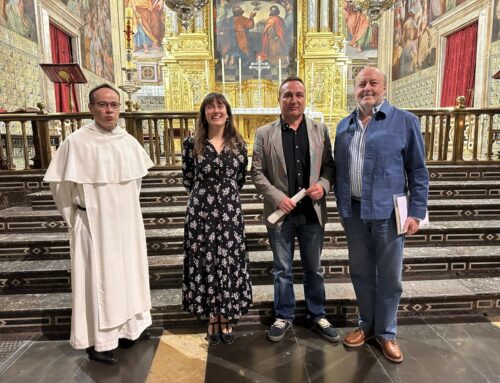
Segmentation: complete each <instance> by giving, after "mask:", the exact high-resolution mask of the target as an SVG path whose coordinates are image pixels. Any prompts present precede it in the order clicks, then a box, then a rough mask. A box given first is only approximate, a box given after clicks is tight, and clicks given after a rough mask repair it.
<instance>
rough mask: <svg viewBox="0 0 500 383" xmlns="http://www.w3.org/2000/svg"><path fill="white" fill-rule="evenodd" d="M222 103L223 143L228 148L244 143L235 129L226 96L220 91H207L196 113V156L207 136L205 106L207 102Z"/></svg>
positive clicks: (202, 147) (202, 149) (201, 151)
mask: <svg viewBox="0 0 500 383" xmlns="http://www.w3.org/2000/svg"><path fill="white" fill-rule="evenodd" d="M214 102H216V103H220V102H221V103H223V104H224V105H225V106H226V111H227V120H226V124H225V126H224V132H223V133H222V138H223V139H224V145H226V146H227V147H228V148H229V149H231V150H235V149H236V147H237V146H238V145H242V144H243V143H244V141H243V137H241V135H240V133H238V130H237V129H236V125H235V123H234V118H233V112H232V111H231V105H229V102H227V100H226V97H224V95H223V94H221V93H209V94H207V95H206V96H205V98H204V99H203V102H202V103H201V105H200V112H199V113H198V118H197V119H196V130H195V132H194V137H193V139H194V155H195V156H198V155H201V154H203V151H204V150H205V143H206V140H207V138H208V121H207V116H205V107H206V106H207V105H209V104H213V103H214Z"/></svg>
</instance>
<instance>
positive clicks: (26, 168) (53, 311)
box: [0, 0, 500, 383]
mask: <svg viewBox="0 0 500 383" xmlns="http://www.w3.org/2000/svg"><path fill="white" fill-rule="evenodd" d="M366 66H376V67H377V68H379V69H380V70H381V71H382V72H383V73H384V74H385V75H386V91H387V92H386V99H387V100H388V101H389V102H390V103H391V104H392V105H394V106H396V107H398V108H401V109H404V110H408V111H410V112H412V113H414V114H415V115H416V116H417V117H418V119H419V121H420V124H421V132H422V135H423V139H424V143H425V159H426V162H427V167H428V171H429V176H430V188H429V203H428V212H429V220H430V225H429V226H428V227H425V228H423V229H421V230H420V231H419V232H418V233H417V234H416V235H414V236H411V237H407V238H406V240H405V246H406V248H405V252H404V264H403V295H402V298H401V302H400V305H399V309H398V313H397V315H398V321H399V324H400V335H399V338H398V340H399V342H400V345H401V347H402V349H403V350H404V352H405V355H406V360H405V362H404V363H402V364H401V365H395V364H392V363H390V362H388V361H387V360H384V358H383V356H382V355H381V351H380V349H379V348H378V347H377V344H373V345H372V344H370V345H368V344H367V345H365V346H366V347H365V346H363V347H362V348H361V349H359V350H354V351H353V350H348V349H346V348H345V347H343V346H342V344H340V345H331V344H328V343H326V342H324V341H323V340H321V339H320V337H319V336H316V335H314V334H312V333H311V332H310V331H308V330H307V329H306V328H305V327H303V326H302V323H303V321H304V317H305V313H306V307H305V303H304V293H303V291H302V288H301V286H302V279H301V278H302V276H301V273H300V259H299V258H298V257H296V259H295V260H294V278H295V281H296V283H295V285H296V286H295V289H296V290H295V294H296V297H297V321H296V323H297V325H296V326H295V325H294V327H293V334H292V335H290V337H289V338H287V340H286V341H284V342H280V343H277V344H271V342H268V341H267V340H266V336H265V334H266V329H267V327H268V325H269V324H270V323H272V320H273V278H272V272H273V261H272V259H273V258H272V252H271V247H270V244H269V242H268V240H267V231H266V228H265V225H263V223H262V201H263V198H262V196H261V195H260V194H259V193H258V192H257V191H256V189H255V187H254V186H253V184H252V182H251V180H250V179H249V177H247V178H248V179H247V181H246V184H245V186H244V187H243V189H242V191H241V201H242V205H243V208H242V209H243V212H244V216H245V225H246V231H247V247H248V252H249V257H250V275H251V280H252V284H253V294H254V303H253V306H252V308H251V309H250V311H249V313H248V314H247V315H245V316H244V318H242V319H241V320H240V321H239V323H237V325H236V326H235V329H236V331H237V336H236V339H235V342H234V344H232V345H225V344H217V345H209V344H208V342H207V340H206V339H205V335H206V334H205V332H204V331H205V330H206V328H205V322H204V321H201V320H197V319H196V318H193V317H191V316H190V315H189V314H188V313H186V312H184V311H183V310H182V307H181V286H182V272H183V263H182V262H183V246H182V243H183V237H184V229H183V227H184V220H185V214H186V205H187V202H188V198H189V197H188V195H187V192H186V190H185V188H184V187H183V184H182V172H181V150H182V143H183V141H184V140H185V138H186V137H188V136H190V135H192V134H193V133H194V130H195V126H196V118H197V115H198V112H199V111H200V105H201V103H202V101H203V99H204V97H205V95H206V94H208V93H210V92H218V93H222V94H223V95H224V96H225V97H226V98H227V100H228V102H229V104H230V105H231V108H232V112H233V115H234V118H235V121H236V125H237V128H238V131H239V132H240V133H241V135H242V136H243V138H244V140H245V142H246V143H247V145H248V151H249V157H250V161H251V155H252V146H253V142H254V136H255V132H256V129H257V128H258V127H260V126H262V125H264V124H266V123H268V122H271V121H274V120H276V119H277V118H279V115H280V109H279V105H278V90H279V86H280V84H281V82H282V81H283V80H285V79H286V78H287V77H289V76H297V77H300V78H301V79H302V80H303V82H304V85H305V88H306V90H307V92H306V97H305V100H306V108H305V115H306V116H307V117H309V118H311V119H313V120H317V121H321V122H323V123H324V124H326V125H327V126H328V128H329V134H330V137H331V139H332V141H333V140H334V137H335V130H336V126H337V124H338V122H339V121H340V120H341V119H342V118H344V117H345V116H347V115H348V114H349V113H351V112H352V111H353V110H354V109H355V108H356V100H355V97H354V83H355V77H356V75H357V74H358V73H359V72H360V71H361V70H362V69H363V68H364V67H366ZM102 83H107V84H110V85H112V86H114V87H115V88H117V89H119V93H120V99H121V107H120V108H121V109H120V120H119V124H120V126H121V127H122V128H124V129H126V130H127V132H128V133H130V134H131V135H132V136H133V137H135V138H136V139H137V140H138V141H139V143H140V144H141V145H142V146H143V147H144V149H145V150H146V152H147V153H148V155H149V157H150V158H151V160H152V161H153V162H154V164H155V166H154V167H153V168H151V169H150V171H149V173H148V174H147V175H146V177H144V179H143V181H142V189H141V193H140V203H141V208H142V215H143V219H144V225H145V229H146V242H147V252H148V262H149V273H150V287H151V298H152V304H153V307H152V310H151V313H152V319H153V325H152V334H153V336H152V337H151V338H150V339H147V340H144V341H140V342H137V344H136V345H135V346H134V347H133V348H131V349H130V350H118V351H117V355H118V358H119V362H118V363H117V364H115V365H113V366H105V365H102V364H97V363H96V362H93V361H89V360H88V359H87V358H86V355H85V353H84V352H82V351H81V350H74V349H72V348H71V346H70V345H69V343H68V339H69V333H70V326H71V269H70V253H69V251H70V244H69V237H68V233H67V227H66V224H65V223H64V221H63V219H62V217H61V216H60V214H59V213H58V211H57V210H56V206H55V203H54V201H53V199H52V195H51V193H50V191H49V186H48V184H47V183H46V182H44V181H43V176H44V174H45V171H46V169H47V167H48V166H49V164H50V162H51V159H52V158H53V156H54V153H55V151H56V150H57V148H58V147H59V145H60V144H61V143H62V142H63V141H64V140H65V139H66V138H67V136H68V135H70V134H71V133H72V132H75V131H76V130H78V129H79V128H80V127H81V126H83V125H84V124H86V123H87V122H89V121H90V120H91V118H92V116H91V114H90V113H89V111H88V107H87V106H88V103H89V98H88V94H89V91H90V90H91V89H92V88H94V87H95V86H97V85H99V84H102ZM0 84H1V86H0V381H2V382H6V383H7V382H123V383H125V382H133V383H140V382H148V383H156V382H190V383H191V382H193V383H196V382H208V383H211V382H231V383H232V382H353V383H354V382H412V383H417V382H429V381H436V382H471V383H472V382H498V381H500V363H498V355H499V354H500V218H499V217H500V0H256V1H254V0H210V1H209V0H165V1H163V0H81V1H76V0H0ZM83 166H84V165H83ZM326 198H327V209H328V217H329V220H328V223H327V224H326V228H325V237H324V245H323V252H322V258H321V268H322V271H323V273H324V278H325V287H326V299H327V315H328V318H329V319H331V321H332V323H334V324H335V326H336V327H338V328H339V330H340V332H341V333H342V334H345V333H346V332H347V331H348V330H349V329H352V328H353V327H354V326H355V325H356V318H357V314H358V308H357V306H356V297H355V294H354V290H353V287H352V285H351V283H350V277H349V276H350V274H349V262H348V255H347V243H346V236H345V233H344V231H343V228H342V225H341V222H340V219H339V214H338V211H337V207H336V204H335V198H334V196H333V194H332V193H329V194H328V196H327V197H326ZM375 343H376V342H375Z"/></svg>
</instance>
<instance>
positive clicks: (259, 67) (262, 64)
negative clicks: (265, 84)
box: [248, 56, 271, 108]
mask: <svg viewBox="0 0 500 383" xmlns="http://www.w3.org/2000/svg"><path fill="white" fill-rule="evenodd" d="M248 68H249V69H255V70H256V71H257V76H258V77H257V94H258V100H259V105H258V107H259V108H262V82H261V73H262V71H263V70H264V69H271V66H270V65H269V63H268V62H267V61H262V60H261V57H260V56H257V62H253V63H251V64H250V66H249V67H248Z"/></svg>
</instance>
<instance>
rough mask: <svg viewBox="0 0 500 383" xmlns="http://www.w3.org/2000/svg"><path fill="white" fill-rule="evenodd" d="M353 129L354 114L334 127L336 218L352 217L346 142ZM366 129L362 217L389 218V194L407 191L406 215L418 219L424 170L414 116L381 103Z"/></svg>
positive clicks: (422, 203) (424, 191)
mask: <svg viewBox="0 0 500 383" xmlns="http://www.w3.org/2000/svg"><path fill="white" fill-rule="evenodd" d="M355 129H356V113H355V112H353V113H351V114H350V115H349V116H347V117H345V118H344V119H343V120H342V121H340V122H339V124H338V126H337V132H336V138H335V147H334V162H335V170H336V179H335V186H334V190H335V195H336V198H337V208H338V211H339V214H340V216H341V217H350V216H351V186H350V181H349V145H350V143H351V140H352V137H353V135H354V131H355ZM367 129H368V130H367V131H366V143H365V157H364V164H363V178H362V191H361V218H363V219H388V218H390V216H391V214H392V212H393V211H394V202H393V195H394V194H400V193H408V194H409V196H410V205H409V212H408V216H410V217H415V218H419V219H423V218H424V217H425V212H426V208H427V194H428V191H429V173H428V171H427V168H426V166H425V154H424V142H423V139H422V134H421V132H420V122H419V120H418V118H417V117H416V116H415V115H414V114H412V113H409V112H406V111H404V110H401V109H398V108H395V107H394V106H392V105H391V104H389V103H388V102H387V101H385V102H384V103H383V105H382V107H381V108H380V110H379V112H377V113H376V114H375V115H374V117H373V118H372V120H371V121H370V124H369V126H368V128H367Z"/></svg>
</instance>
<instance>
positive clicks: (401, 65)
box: [392, 0, 436, 80]
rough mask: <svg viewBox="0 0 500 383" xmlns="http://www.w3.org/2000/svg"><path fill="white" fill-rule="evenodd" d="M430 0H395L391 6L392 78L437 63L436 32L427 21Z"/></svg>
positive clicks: (395, 78) (406, 74) (397, 77)
mask: <svg viewBox="0 0 500 383" xmlns="http://www.w3.org/2000/svg"><path fill="white" fill-rule="evenodd" d="M430 1H432V0H398V1H397V2H396V4H395V6H394V40H393V41H394V42H393V44H394V45H393V51H392V79H393V80H398V79H400V78H403V77H405V76H409V75H411V74H413V73H415V72H417V71H419V70H421V69H425V68H428V67H430V66H433V65H434V64H435V63H436V39H435V33H434V31H433V30H432V28H431V27H430V25H429V15H430V11H429V8H430Z"/></svg>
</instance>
